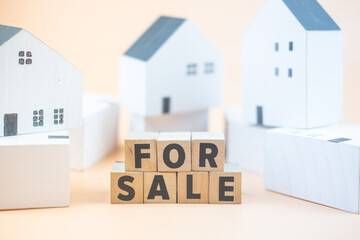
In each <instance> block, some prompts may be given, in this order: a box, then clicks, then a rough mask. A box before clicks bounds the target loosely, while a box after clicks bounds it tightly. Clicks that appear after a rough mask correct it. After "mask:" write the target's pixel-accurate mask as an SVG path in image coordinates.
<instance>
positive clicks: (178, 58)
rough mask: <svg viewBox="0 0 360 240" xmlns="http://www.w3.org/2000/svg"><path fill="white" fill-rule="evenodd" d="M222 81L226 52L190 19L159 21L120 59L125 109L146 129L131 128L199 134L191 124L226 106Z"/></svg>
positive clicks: (160, 19) (121, 86)
mask: <svg viewBox="0 0 360 240" xmlns="http://www.w3.org/2000/svg"><path fill="white" fill-rule="evenodd" d="M223 78H224V59H223V56H222V54H221V53H220V51H219V50H218V49H217V48H216V47H215V46H214V44H213V43H212V42H211V41H210V40H209V39H208V38H207V37H206V36H205V35H204V34H203V33H202V32H201V31H200V30H199V29H198V28H197V27H196V26H195V25H194V24H193V23H192V22H191V21H189V20H187V19H181V18H173V17H165V16H162V17H159V18H158V19H157V20H156V21H155V22H154V23H153V24H152V25H151V26H150V27H149V29H148V30H147V31H146V32H145V33H144V34H143V35H142V36H141V37H140V38H139V39H138V40H137V41H136V42H135V43H134V44H133V45H132V46H131V47H130V48H129V49H128V50H127V51H126V52H125V54H124V55H123V56H122V57H121V58H120V82H121V84H120V92H121V97H122V101H121V102H122V106H123V107H124V108H125V109H127V110H128V111H129V112H130V114H131V115H132V117H131V119H136V120H134V121H136V124H135V125H136V126H143V127H134V128H132V130H148V129H149V127H147V126H148V125H149V124H150V125H152V126H154V125H156V126H159V127H155V128H156V129H157V130H162V127H161V126H165V125H166V126H167V127H166V129H169V128H170V129H173V130H177V129H176V126H184V128H183V127H180V129H179V130H200V129H192V128H191V126H192V124H191V122H192V121H196V118H198V117H199V118H204V114H203V113H204V112H205V115H207V110H208V109H209V108H210V107H214V106H218V105H220V104H221V103H222V97H223V94H222V92H223ZM184 114H185V115H186V116H185V115H184ZM179 119H186V123H179ZM205 119H206V120H207V116H206V117H205ZM180 121H181V120H180ZM151 122H152V123H154V122H155V123H156V124H151ZM175 125H176V126H175ZM200 125H201V126H203V125H207V122H205V123H203V124H200ZM156 129H152V130H156ZM205 129H206V128H205ZM202 130H204V129H202Z"/></svg>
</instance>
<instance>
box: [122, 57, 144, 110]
mask: <svg viewBox="0 0 360 240" xmlns="http://www.w3.org/2000/svg"><path fill="white" fill-rule="evenodd" d="M146 69H147V63H146V62H144V61H141V60H138V59H135V58H133V57H128V56H125V55H123V56H121V57H120V62H119V70H120V73H119V82H120V91H119V92H120V98H121V99H120V104H121V106H122V107H124V108H126V109H127V110H129V111H130V112H134V113H137V114H139V115H141V116H145V114H146V89H147V85H148V83H147V80H146Z"/></svg>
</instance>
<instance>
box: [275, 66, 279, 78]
mask: <svg viewBox="0 0 360 240" xmlns="http://www.w3.org/2000/svg"><path fill="white" fill-rule="evenodd" d="M275 76H276V77H278V76H279V68H278V67H276V68H275Z"/></svg>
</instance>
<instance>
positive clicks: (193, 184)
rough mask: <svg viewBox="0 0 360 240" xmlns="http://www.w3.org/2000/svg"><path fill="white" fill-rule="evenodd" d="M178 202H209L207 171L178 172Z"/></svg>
mask: <svg viewBox="0 0 360 240" xmlns="http://www.w3.org/2000/svg"><path fill="white" fill-rule="evenodd" d="M177 186H178V189H177V191H178V192H177V193H178V203H209V173H208V172H179V173H178V184H177Z"/></svg>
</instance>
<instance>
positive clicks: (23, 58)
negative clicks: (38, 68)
mask: <svg viewBox="0 0 360 240" xmlns="http://www.w3.org/2000/svg"><path fill="white" fill-rule="evenodd" d="M19 64H20V65H24V64H28V65H29V64H32V53H31V51H27V52H26V56H25V51H19Z"/></svg>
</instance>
